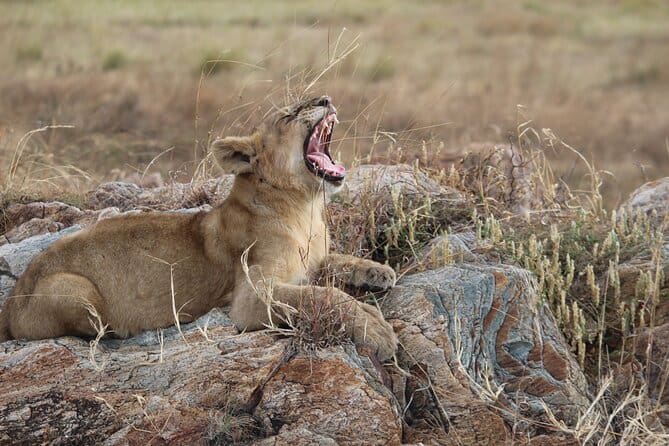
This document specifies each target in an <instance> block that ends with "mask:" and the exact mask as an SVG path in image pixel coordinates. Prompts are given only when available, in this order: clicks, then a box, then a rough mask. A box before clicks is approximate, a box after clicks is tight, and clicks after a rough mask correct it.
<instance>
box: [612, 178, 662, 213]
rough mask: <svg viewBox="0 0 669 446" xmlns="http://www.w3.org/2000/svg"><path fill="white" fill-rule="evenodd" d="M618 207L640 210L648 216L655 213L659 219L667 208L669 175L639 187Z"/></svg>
mask: <svg viewBox="0 0 669 446" xmlns="http://www.w3.org/2000/svg"><path fill="white" fill-rule="evenodd" d="M620 209H621V210H631V212H633V213H636V212H641V213H643V214H646V215H648V216H651V215H653V214H655V213H656V214H657V217H658V218H659V219H660V220H661V219H662V218H664V216H665V215H667V210H668V209H669V177H665V178H661V179H659V180H655V181H650V182H648V183H646V184H644V185H643V186H641V187H639V188H638V189H636V190H635V191H634V192H632V193H631V194H630V197H629V198H628V199H627V201H625V202H624V203H623V204H622V205H621V206H620ZM619 214H620V211H619Z"/></svg>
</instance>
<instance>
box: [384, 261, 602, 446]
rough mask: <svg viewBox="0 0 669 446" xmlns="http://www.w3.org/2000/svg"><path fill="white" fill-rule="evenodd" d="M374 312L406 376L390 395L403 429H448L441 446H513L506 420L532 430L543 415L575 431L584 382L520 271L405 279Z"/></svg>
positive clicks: (446, 271) (452, 270)
mask: <svg viewBox="0 0 669 446" xmlns="http://www.w3.org/2000/svg"><path fill="white" fill-rule="evenodd" d="M382 309H383V310H384V314H385V315H386V317H387V318H389V319H395V320H396V321H395V327H396V329H397V331H398V336H399V339H400V344H401V345H402V347H403V349H402V352H401V353H400V354H399V364H400V365H401V366H402V368H404V369H406V370H408V371H410V373H411V376H410V377H409V378H400V377H398V379H401V384H400V385H399V392H397V389H396V395H397V396H398V399H400V400H401V399H402V395H405V400H406V401H405V402H404V404H405V406H406V410H407V413H408V417H409V418H408V420H407V421H408V423H409V424H410V425H411V422H412V421H411V420H418V422H419V423H420V422H422V420H425V419H434V420H437V421H438V423H439V424H441V427H442V429H440V431H442V432H449V427H450V428H455V429H456V431H457V432H458V439H457V441H456V440H455V439H453V438H450V436H445V437H444V438H443V441H444V442H445V444H501V443H503V442H505V441H506V440H508V441H509V442H511V441H512V440H513V438H512V436H511V432H510V431H509V430H508V425H507V424H505V422H504V421H507V422H508V423H509V424H511V423H516V424H520V425H525V426H524V427H525V428H527V429H529V430H530V431H532V430H533V427H532V426H531V425H532V424H533V421H537V420H544V421H545V420H546V408H548V409H549V410H551V412H552V413H553V414H554V415H555V416H556V417H557V418H559V419H561V420H562V421H564V422H565V424H567V425H574V424H575V423H576V421H577V420H578V418H579V416H580V414H582V413H583V412H584V411H585V410H586V409H587V407H588V405H589V397H588V394H587V390H586V381H585V377H584V376H583V373H582V371H581V370H580V368H579V367H578V365H577V364H576V362H575V361H574V359H573V358H572V356H571V354H570V353H569V348H568V346H567V344H566V342H565V340H564V338H563V336H562V335H561V333H560V332H559V330H558V328H557V325H556V323H555V320H554V318H553V316H552V315H551V313H550V312H549V310H548V309H547V308H546V307H545V306H542V305H541V303H540V302H539V299H538V296H537V293H536V285H535V282H534V279H533V278H532V277H531V275H530V273H529V272H527V271H525V270H521V269H518V268H515V267H511V266H499V267H481V266H470V265H467V266H465V265H459V266H450V267H446V268H442V269H440V270H436V271H427V272H424V273H420V274H415V275H412V276H407V277H405V278H404V279H403V280H402V281H401V282H400V283H399V284H398V285H397V286H396V287H395V288H394V289H393V290H391V292H390V293H389V295H388V296H387V297H386V298H385V300H384V302H383V305H382ZM417 394H419V395H417ZM417 397H418V398H417ZM493 408H494V409H493ZM426 413H429V414H430V415H431V416H428V415H427V414H426ZM523 420H524V421H523ZM531 420H533V421H531ZM447 437H448V438H447ZM502 439H506V440H502ZM496 441H500V443H496Z"/></svg>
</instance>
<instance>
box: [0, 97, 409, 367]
mask: <svg viewBox="0 0 669 446" xmlns="http://www.w3.org/2000/svg"><path fill="white" fill-rule="evenodd" d="M337 122H338V121H337V115H336V109H335V107H334V106H333V105H332V102H331V100H330V98H329V97H321V98H317V99H311V100H307V101H303V102H300V103H298V104H295V105H293V106H291V107H288V108H286V109H283V110H282V111H281V112H279V113H278V116H275V117H274V119H271V122H268V123H265V124H263V125H262V126H261V127H260V129H259V130H257V131H256V132H255V133H254V134H253V135H251V136H247V137H227V138H223V139H217V140H216V141H214V143H213V144H212V147H211V151H212V153H213V155H214V157H215V158H216V160H217V162H218V163H219V164H220V166H221V167H222V168H223V169H224V170H227V171H228V172H231V173H234V174H235V175H236V176H235V181H234V185H233V187H232V190H231V192H230V195H229V197H228V198H227V199H226V200H225V202H223V204H221V205H220V206H219V207H217V208H215V209H213V210H212V211H210V212H206V213H205V212H201V213H198V214H191V215H188V214H178V213H149V214H140V215H129V216H121V217H116V218H111V219H108V220H103V221H100V222H99V223H96V224H94V225H92V226H91V227H89V228H87V229H86V230H83V231H81V232H79V233H76V234H73V235H71V236H68V237H64V238H63V239H61V240H59V241H58V242H56V243H54V244H53V245H52V246H50V247H49V248H48V249H47V250H46V251H44V252H43V253H42V254H40V255H38V256H37V257H36V258H35V259H33V261H32V262H31V264H30V265H29V266H28V268H27V269H26V271H25V273H24V274H23V275H22V276H21V277H20V279H19V280H18V281H17V283H16V286H15V287H14V290H13V291H12V293H11V296H10V297H9V298H8V299H7V301H6V302H5V305H4V308H3V309H2V312H1V313H0V341H3V340H7V339H43V338H50V337H56V336H62V335H80V336H94V335H95V334H96V330H95V328H94V327H93V326H92V325H91V322H90V319H91V318H90V314H91V313H92V312H94V313H97V315H99V316H100V318H101V320H102V322H103V324H108V325H109V328H108V330H110V331H113V333H114V334H115V335H116V336H121V337H127V336H132V335H135V334H137V333H139V332H141V331H143V330H147V329H155V328H159V327H166V326H169V325H173V324H174V323H175V316H174V314H175V309H176V311H178V314H179V320H180V321H181V322H187V321H191V320H193V319H195V318H197V317H198V316H201V315H203V314H205V313H206V312H208V311H209V310H211V309H212V308H214V307H221V306H226V305H230V307H231V309H230V316H231V318H232V320H233V321H234V323H235V325H236V326H237V328H238V329H239V330H257V329H260V328H263V327H264V325H265V324H267V323H268V322H269V318H270V315H276V316H278V317H281V315H282V314H283V313H282V312H281V311H282V310H278V309H276V307H277V306H280V304H287V305H290V306H291V307H293V308H299V307H300V306H301V305H305V304H307V303H309V301H311V300H316V299H331V302H333V303H334V304H336V305H341V307H342V312H343V314H345V315H346V317H345V327H346V330H347V332H348V334H349V335H350V336H351V338H352V339H353V341H354V342H355V343H356V344H359V345H368V346H370V347H372V348H373V349H374V350H375V351H376V353H377V355H378V357H379V358H380V359H382V360H384V359H387V358H389V357H390V356H392V355H393V354H394V352H395V349H396V346H397V338H396V337H395V334H394V332H393V330H392V328H391V327H390V325H389V324H388V323H387V322H386V321H385V320H384V319H383V315H382V314H381V313H380V312H379V310H378V309H377V308H375V307H373V306H371V305H367V304H364V303H362V302H358V301H356V300H354V299H353V298H352V297H351V296H349V295H348V294H346V293H344V292H343V291H340V290H338V289H336V288H325V287H319V286H311V285H309V284H310V283H311V282H312V281H313V280H314V279H315V278H316V277H317V276H318V275H319V273H320V272H321V271H322V269H323V268H324V267H328V268H329V269H330V271H331V272H332V273H334V274H336V275H338V276H339V279H340V280H343V282H345V283H349V284H351V285H354V286H367V287H371V288H375V289H388V288H390V287H392V286H393V285H394V283H395V273H394V271H393V270H392V269H391V268H390V267H388V266H384V265H381V264H379V263H376V262H373V261H370V260H364V259H359V258H356V257H353V256H347V255H339V254H330V253H329V252H328V249H329V238H328V232H327V228H326V226H325V222H324V220H323V211H324V199H323V190H325V191H326V192H332V191H335V190H336V189H338V188H339V187H340V186H341V185H342V183H343V181H344V177H345V175H346V170H345V169H344V168H343V167H342V166H341V165H339V164H336V163H335V162H334V161H333V160H332V158H331V156H330V152H329V146H330V140H331V138H332V130H333V128H334V126H335V124H336V123H337ZM247 249H248V252H247V253H246V255H247V256H248V257H247V259H246V260H247V264H248V266H249V270H248V271H247V272H246V273H245V272H244V269H243V265H242V262H241V261H240V258H241V257H242V254H244V253H245V251H246V250H247ZM170 265H171V266H170ZM172 284H173V286H174V291H173V292H172V288H171V286H172ZM267 302H274V303H276V302H278V303H279V305H274V306H273V307H272V308H273V311H272V312H269V311H268V309H267ZM284 307H285V305H284Z"/></svg>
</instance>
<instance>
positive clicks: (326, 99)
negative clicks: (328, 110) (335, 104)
mask: <svg viewBox="0 0 669 446" xmlns="http://www.w3.org/2000/svg"><path fill="white" fill-rule="evenodd" d="M330 104H332V98H331V97H330V96H323V97H322V98H320V99H319V100H318V102H317V103H316V105H317V106H319V107H329V106H330Z"/></svg>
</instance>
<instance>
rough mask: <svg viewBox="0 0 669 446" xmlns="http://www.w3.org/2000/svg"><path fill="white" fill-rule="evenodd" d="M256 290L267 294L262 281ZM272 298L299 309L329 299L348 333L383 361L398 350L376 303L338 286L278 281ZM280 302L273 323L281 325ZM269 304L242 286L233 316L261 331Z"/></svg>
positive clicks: (240, 324) (243, 325) (242, 326)
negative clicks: (368, 302) (279, 282)
mask: <svg viewBox="0 0 669 446" xmlns="http://www.w3.org/2000/svg"><path fill="white" fill-rule="evenodd" d="M256 285H257V289H258V290H260V292H261V293H263V294H265V293H267V292H268V290H263V289H262V285H261V284H260V282H256ZM269 292H270V293H271V296H272V299H273V300H274V301H275V302H279V303H281V304H287V305H289V306H290V307H292V308H295V309H299V308H301V307H302V306H309V307H308V308H313V300H319V299H328V300H329V302H330V303H332V304H333V307H334V308H337V309H339V310H340V312H341V313H340V314H341V317H342V322H343V324H344V327H345V329H346V332H347V333H348V335H349V336H350V337H351V339H352V340H353V342H355V343H356V344H357V345H359V346H367V347H371V349H372V350H373V351H374V352H375V353H376V355H377V356H378V358H379V359H380V360H382V361H384V360H386V359H388V358H390V357H391V356H392V355H393V354H394V353H395V351H396V350H397V337H396V336H395V332H394V331H393V329H392V327H391V326H390V324H388V322H386V321H385V319H384V318H383V314H381V312H380V311H379V310H378V309H377V308H376V307H374V306H372V305H368V304H365V303H362V302H358V301H357V300H355V299H354V298H353V297H352V296H349V295H348V294H346V293H344V292H343V291H341V290H338V289H336V288H325V287H319V286H299V285H289V284H275V285H274V286H273V288H272V290H271V291H269ZM283 311H284V310H283V309H282V308H281V306H280V305H276V304H275V305H274V306H273V308H272V315H273V318H274V316H276V318H275V319H273V321H274V323H277V324H280V323H281V321H282V320H284V319H282V318H283V317H284V313H283ZM269 314H270V313H269V312H268V310H267V305H266V304H265V303H264V302H263V301H262V300H260V299H259V298H258V297H257V296H256V294H255V292H254V291H253V290H252V289H251V287H250V286H248V287H247V286H242V287H240V289H238V290H237V292H235V295H234V297H233V302H232V308H231V311H230V317H231V318H232V320H233V322H234V323H235V325H236V326H237V328H238V329H239V330H258V329H261V328H264V327H265V326H266V325H267V324H268V323H269V322H270V320H269Z"/></svg>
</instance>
